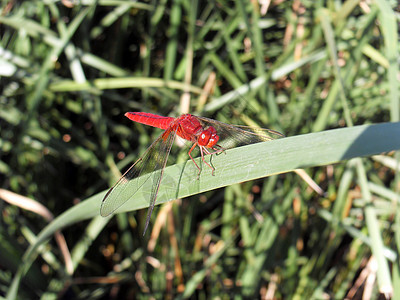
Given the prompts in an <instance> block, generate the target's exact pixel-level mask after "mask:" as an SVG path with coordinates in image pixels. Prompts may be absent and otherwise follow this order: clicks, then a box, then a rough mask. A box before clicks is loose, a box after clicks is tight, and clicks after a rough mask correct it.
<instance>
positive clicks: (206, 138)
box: [197, 126, 219, 148]
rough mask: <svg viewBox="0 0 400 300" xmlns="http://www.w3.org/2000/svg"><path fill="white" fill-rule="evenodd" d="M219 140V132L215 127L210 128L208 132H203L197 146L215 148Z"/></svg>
mask: <svg viewBox="0 0 400 300" xmlns="http://www.w3.org/2000/svg"><path fill="white" fill-rule="evenodd" d="M218 140H219V136H218V135H217V131H216V130H215V128H214V127H212V126H210V127H208V128H207V129H206V130H203V131H202V132H201V133H200V135H199V137H198V139H197V144H198V145H199V146H205V147H207V148H212V147H214V146H215V145H216V144H217V142H218Z"/></svg>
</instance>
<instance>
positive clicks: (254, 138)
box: [196, 116, 284, 149]
mask: <svg viewBox="0 0 400 300" xmlns="http://www.w3.org/2000/svg"><path fill="white" fill-rule="evenodd" d="M196 118H197V119H198V120H199V122H200V123H201V124H202V126H203V128H207V127H209V126H213V127H214V128H215V130H216V131H217V134H218V136H219V141H218V145H219V146H221V147H222V148H224V149H230V148H234V147H240V146H244V145H249V144H255V143H260V142H266V141H270V140H274V139H278V138H282V137H284V135H283V134H281V133H279V132H277V131H275V130H271V129H264V128H257V127H249V126H239V125H231V124H226V123H222V122H219V121H216V120H212V119H208V118H204V117H197V116H196Z"/></svg>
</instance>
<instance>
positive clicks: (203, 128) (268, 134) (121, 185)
mask: <svg viewBox="0 0 400 300" xmlns="http://www.w3.org/2000/svg"><path fill="white" fill-rule="evenodd" d="M125 116H126V117H127V118H129V119H130V120H132V121H134V122H138V123H141V124H145V125H149V126H153V127H157V128H160V129H163V130H164V132H163V133H162V134H161V135H160V136H159V137H158V138H157V139H156V140H155V141H154V142H153V143H152V144H151V145H150V147H149V148H148V149H147V150H146V151H145V152H144V154H143V155H142V156H141V157H140V158H139V159H138V160H137V161H136V162H135V163H134V164H133V165H132V166H131V167H130V168H129V169H128V170H127V171H126V172H125V173H124V174H123V175H122V176H121V178H120V179H119V180H118V181H117V182H116V183H115V185H114V186H113V187H111V188H110V190H109V191H108V192H107V194H106V195H105V196H104V199H103V201H102V204H101V209H100V214H101V216H103V217H107V216H109V215H111V214H113V213H114V212H115V211H116V210H117V209H118V208H120V207H121V206H122V205H123V204H124V203H126V202H127V201H128V200H129V199H130V198H132V197H133V196H134V195H135V194H136V193H137V192H138V191H139V190H141V189H142V188H145V187H147V188H148V185H149V180H151V181H150V186H151V188H150V189H151V190H150V192H149V193H147V194H146V195H148V197H149V199H148V201H149V209H148V211H147V216H146V224H145V227H144V232H143V235H145V233H146V230H147V227H148V226H149V223H150V218H151V214H152V212H153V209H154V205H155V203H156V199H157V194H158V191H159V188H160V183H161V179H162V177H163V174H164V169H165V166H166V164H167V160H168V156H169V153H170V151H171V148H172V144H173V142H174V140H175V137H176V136H178V137H180V138H182V139H184V140H187V141H189V142H190V143H192V146H191V148H190V150H189V152H188V154H189V157H190V159H191V160H192V161H193V163H194V165H195V166H196V167H197V169H198V170H199V173H198V178H199V175H200V173H201V168H200V167H199V165H198V164H197V163H196V162H195V160H194V159H193V157H192V151H193V150H194V149H195V148H196V147H198V148H199V150H200V155H201V160H202V161H203V162H204V164H205V165H206V166H207V167H209V168H210V169H211V173H212V175H214V171H215V168H214V167H213V166H212V165H211V164H210V163H208V162H207V161H206V160H205V158H204V156H205V155H213V154H218V153H221V152H224V151H225V150H227V149H231V148H234V147H240V146H244V145H249V144H254V143H259V142H265V141H270V140H274V139H277V138H281V137H284V135H283V134H281V133H279V132H277V131H274V130H271V129H263V128H256V127H248V126H240V125H230V124H226V123H222V122H219V121H216V120H213V119H208V118H205V117H199V116H194V115H192V114H184V115H181V116H180V117H177V118H173V117H164V116H159V115H156V114H152V113H146V112H127V113H125ZM133 179H135V180H133Z"/></svg>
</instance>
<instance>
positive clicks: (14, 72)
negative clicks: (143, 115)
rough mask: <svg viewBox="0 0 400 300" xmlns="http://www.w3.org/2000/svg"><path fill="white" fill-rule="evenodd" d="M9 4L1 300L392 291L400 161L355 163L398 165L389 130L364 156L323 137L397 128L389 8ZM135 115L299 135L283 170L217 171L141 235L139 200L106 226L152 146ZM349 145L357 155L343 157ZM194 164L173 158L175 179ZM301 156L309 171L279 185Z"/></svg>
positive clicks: (4, 51)
mask: <svg viewBox="0 0 400 300" xmlns="http://www.w3.org/2000/svg"><path fill="white" fill-rule="evenodd" d="M1 4H2V6H1V16H0V29H1V30H0V34H1V46H0V75H1V83H0V86H1V95H0V184H1V185H0V188H1V189H0V199H2V200H4V201H1V202H0V208H1V218H0V296H6V295H7V296H8V297H9V298H13V297H16V298H18V299H34V298H37V297H39V296H48V297H50V298H56V297H59V298H65V299H68V298H71V299H81V298H90V299H94V298H102V299H108V298H118V299H132V298H146V299H147V298H148V297H149V296H151V297H154V298H155V299H159V298H177V297H182V298H188V297H191V298H201V299H205V298H216V297H219V298H223V299H231V298H234V297H236V298H238V299H240V298H242V297H245V298H246V297H247V298H258V297H263V298H264V299H303V298H304V299H311V298H313V299H323V298H326V299H327V298H332V299H342V298H345V297H347V298H348V299H350V298H360V299H361V297H366V298H368V297H371V298H378V297H379V296H382V297H383V296H386V297H390V296H391V295H392V294H394V295H397V296H400V291H399V288H400V277H399V276H400V274H399V267H400V266H399V257H398V256H399V250H398V248H399V246H400V235H399V233H398V230H397V232H396V228H399V227H398V226H400V211H399V210H398V205H399V204H398V203H399V201H400V196H399V190H400V181H399V173H398V172H399V167H398V166H399V155H398V153H396V152H389V153H385V154H384V155H379V156H373V157H368V158H362V159H361V158H358V156H365V155H368V154H372V153H374V154H378V153H380V152H381V151H388V150H399V149H400V147H398V146H395V145H396V143H397V145H398V141H399V140H400V137H399V136H400V135H397V134H396V133H399V127H398V123H397V124H393V127H390V128H392V129H393V131H379V130H376V131H373V132H372V131H371V132H372V133H371V132H370V133H369V134H371V135H368V136H367V137H368V139H366V138H364V139H363V140H362V142H361V140H359V139H357V138H356V137H354V136H353V135H351V132H352V131H346V130H344V131H343V134H342V135H340V138H339V139H338V138H337V136H335V137H336V138H335V139H333V135H330V132H331V129H335V128H350V127H353V126H357V125H365V124H372V123H384V122H399V120H400V117H399V115H400V104H399V103H400V101H399V100H400V99H399V91H400V89H399V76H400V75H399V74H400V73H399V67H398V66H399V37H398V31H399V28H398V24H399V19H400V12H399V6H398V3H397V1H375V2H370V1H353V0H348V1H334V0H328V1H300V0H294V1H279V0H277V1H258V2H257V1H248V0H239V1H223V0H215V1H197V0H192V1H188V0H175V1H166V0H161V1H142V2H134V1H122V0H121V1H117V0H114V1H112V0H110V1H107V0H99V1H94V0H88V1H79V0H78V1H70V0H64V1H38V0H34V1H12V0H9V1H6V0H2V1H1ZM126 111H147V112H153V113H158V114H160V115H169V116H178V115H180V114H182V113H187V112H190V113H193V114H198V115H202V116H205V117H208V118H213V119H216V120H219V121H222V122H225V123H229V124H241V125H248V126H261V127H268V128H273V129H274V130H278V131H280V132H282V133H284V134H285V135H286V136H288V138H287V139H286V140H287V142H286V141H284V140H285V139H283V140H282V144H275V145H284V146H285V147H282V148H279V147H277V146H276V147H275V148H274V146H273V145H274V143H275V141H273V142H267V143H265V147H271V148H267V149H271V151H272V149H273V150H274V151H273V153H274V155H272V154H271V156H270V157H267V156H266V157H265V158H263V159H262V160H261V162H260V163H259V165H256V166H255V167H254V168H253V169H251V170H249V171H248V172H249V173H250V174H249V176H250V177H249V178H257V177H263V176H266V175H271V174H272V173H273V174H275V175H272V176H268V177H263V178H261V179H257V180H255V181H246V182H242V183H240V182H241V181H243V179H241V178H242V177H240V175H239V171H238V174H235V166H236V165H235V164H236V163H237V162H238V160H240V158H241V157H243V155H247V156H249V157H252V158H254V157H257V155H259V152H258V151H259V150H255V149H258V148H251V149H252V150H250V148H249V150H242V149H239V150H238V151H239V152H233V151H232V153H233V154H232V156H229V155H230V152H229V153H227V154H226V155H220V157H214V158H213V160H215V163H216V165H218V160H219V159H220V161H224V163H225V164H226V167H227V169H229V170H233V172H231V173H230V174H228V176H226V177H225V176H224V177H223V178H221V176H220V177H218V168H216V174H215V176H214V177H211V175H210V174H204V176H208V177H204V178H205V180H204V181H203V182H205V183H206V184H205V187H202V191H205V192H201V193H200V192H198V193H196V192H191V191H188V192H187V193H186V194H185V195H190V194H194V195H192V196H190V197H187V198H183V199H180V200H176V201H170V202H165V200H166V199H159V200H160V201H159V202H160V203H161V202H165V203H163V204H162V205H161V206H158V207H156V209H155V213H153V216H152V220H151V225H150V229H149V231H150V232H148V233H147V235H145V236H144V237H143V236H142V232H143V226H144V222H145V217H146V210H145V209H139V208H143V206H145V205H148V203H140V202H139V201H138V202H135V201H134V200H133V201H131V202H130V204H129V205H131V206H130V207H129V209H127V210H129V212H127V213H121V214H117V215H116V216H115V217H113V218H102V217H100V216H99V210H100V204H101V200H102V199H103V197H104V193H105V192H106V190H107V189H108V188H109V186H111V185H112V184H113V183H114V182H115V181H116V180H117V179H118V177H119V176H120V175H121V173H120V171H123V170H126V169H127V168H128V167H129V165H130V164H131V163H133V162H134V161H135V160H136V159H137V158H138V157H139V156H140V154H142V153H143V152H144V151H145V149H146V148H147V147H148V146H149V145H150V144H151V143H152V141H154V140H155V139H156V138H157V136H158V135H159V134H160V131H159V130H155V129H154V128H151V127H147V126H143V125H138V124H133V123H132V122H130V121H129V120H128V119H126V118H124V117H123V115H124V113H125V112H126ZM395 126H397V127H395ZM379 128H381V127H379ZM388 128H389V127H388ZM396 128H397V129H396ZM392 129H390V130H392ZM388 130H389V129H388ZM396 130H397V131H396ZM314 132H324V133H325V132H326V143H324V142H318V143H317V139H316V138H314V136H313V135H305V134H308V133H314ZM353 132H354V131H353ZM366 134H367V133H366ZM385 134H386V135H387V136H386V135H385ZM293 136H298V139H291V138H290V137H293ZM318 137H319V138H320V137H321V135H319V136H318ZM379 137H381V139H379ZM319 141H321V140H320V139H319ZM322 141H323V140H322ZM378 141H380V142H378ZM385 141H387V142H388V145H386V144H385ZM279 142H281V140H279ZM342 142H343V143H351V144H352V150H351V151H350V152H351V155H350V154H349V155H347V156H346V155H341V156H340V157H339V158H333V155H334V151H336V150H337V151H339V149H341V148H340V145H342V146H343V145H345V144H340V143H342ZM390 143H391V144H390ZM269 144H271V146H269ZM383 144H385V145H384V146H385V147H386V148H385V147H384V148H381V147H380V146H381V145H383ZM346 145H347V144H346ZM393 145H394V146H393ZM263 147H264V146H263ZM383 149H384V150H383ZM187 150H188V149H187V147H183V148H182V147H180V146H179V145H176V146H174V147H173V150H172V152H171V155H170V160H169V164H170V165H173V164H175V163H177V162H178V163H183V162H186V160H187V159H188V157H187ZM363 151H366V152H363ZM350 152H348V153H350ZM234 153H236V154H234ZM234 155H236V156H234ZM294 155H295V156H294ZM293 157H295V158H296V159H297V162H298V164H297V167H296V168H304V169H303V170H296V172H287V171H294V168H295V167H293V159H292V158H293ZM351 157H355V158H353V159H350V160H348V158H351ZM272 160H273V161H272ZM306 161H307V163H305V162H306ZM339 161H340V162H339ZM303 162H304V164H302V163H303ZM334 162H335V164H332V163H334ZM336 162H338V163H336ZM189 163H190V162H189ZM189 163H188V164H189ZM178 166H179V165H178ZM268 166H271V170H268ZM310 166H313V167H310ZM219 170H221V167H220V169H219ZM260 170H261V171H265V172H266V173H265V175H263V176H262V175H257V174H258V173H257V174H256V172H258V171H260ZM169 171H170V172H171V173H167V174H168V175H170V174H173V172H174V169H173V168H171V170H169ZM205 171H207V172H208V171H209V170H205ZM240 171H243V172H244V171H246V170H240ZM286 172H287V173H286ZM277 173H280V174H277ZM171 176H172V175H171ZM202 176H203V174H202ZM230 176H232V177H230ZM207 178H208V180H209V181H207V180H206V179H207ZM210 178H211V179H210ZM246 178H247V177H246ZM192 179H193V180H192V184H193V186H194V187H196V184H199V183H198V182H199V181H197V182H196V176H195V175H194V176H193V178H192ZM213 181H214V182H213ZM208 182H209V183H208ZM216 182H217V184H219V185H218V186H221V187H222V186H227V187H225V188H218V189H215V187H216V186H214V185H213V184H216ZM231 183H235V184H231ZM188 185H189V187H187V188H188V189H191V188H192V186H191V183H190V180H189V184H188ZM164 188H166V189H167V188H168V187H164ZM9 192H12V193H9ZM171 193H173V192H171ZM174 195H175V194H174ZM175 198H176V197H175ZM53 216H54V218H55V219H53ZM57 216H60V217H58V218H56V217H57ZM46 226H47V227H46ZM59 229H62V231H61V232H57V233H56V235H55V236H54V238H53V239H50V241H49V242H48V243H47V236H49V235H50V236H52V234H53V232H54V231H57V230H59ZM68 249H69V250H68ZM16 295H17V296H16Z"/></svg>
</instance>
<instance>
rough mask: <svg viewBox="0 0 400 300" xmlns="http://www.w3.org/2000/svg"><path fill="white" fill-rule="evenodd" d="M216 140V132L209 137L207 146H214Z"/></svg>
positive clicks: (217, 138)
mask: <svg viewBox="0 0 400 300" xmlns="http://www.w3.org/2000/svg"><path fill="white" fill-rule="evenodd" d="M218 140H219V136H218V135H217V133H213V134H211V137H210V139H209V140H208V143H207V148H212V147H214V146H215V145H216V144H217V142H218Z"/></svg>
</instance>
